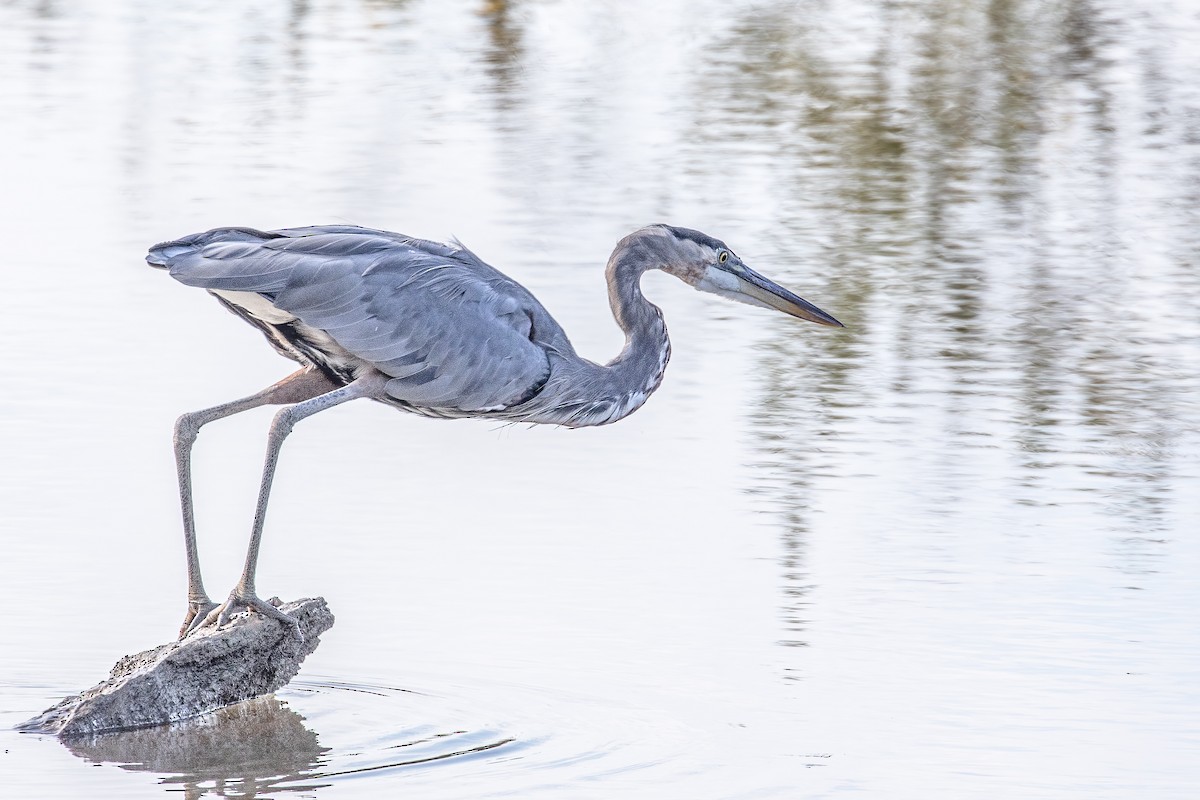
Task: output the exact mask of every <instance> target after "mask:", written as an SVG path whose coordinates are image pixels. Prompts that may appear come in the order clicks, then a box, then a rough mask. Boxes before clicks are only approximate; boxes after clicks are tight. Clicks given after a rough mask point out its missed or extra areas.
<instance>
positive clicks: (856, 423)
mask: <svg viewBox="0 0 1200 800" xmlns="http://www.w3.org/2000/svg"><path fill="white" fill-rule="evenodd" d="M1124 8H1125V7H1124V6H1123V5H1119V4H1118V5H1114V4H1105V3H1088V2H1072V3H1066V4H1059V3H1031V2H1024V3H1023V2H990V3H986V4H978V5H975V6H971V5H965V6H964V5H963V4H961V3H951V2H945V3H937V2H935V3H921V4H910V3H880V4H853V5H852V6H849V7H847V6H835V5H824V4H819V5H813V4H807V5H806V6H805V8H804V10H803V13H801V10H800V9H799V7H797V6H795V5H794V4H790V3H788V4H774V5H772V6H769V7H768V10H767V11H766V12H765V13H764V12H763V10H762V9H761V8H756V9H755V10H754V11H753V12H750V13H747V14H746V15H745V16H744V17H742V18H741V19H740V20H739V22H738V24H737V25H735V26H734V30H733V32H732V33H731V34H730V35H729V36H728V37H727V38H726V39H725V40H724V41H723V43H722V47H721V51H720V59H719V61H718V63H717V64H716V65H714V66H712V67H711V68H710V69H709V70H708V71H707V72H706V74H705V77H704V86H705V94H706V96H708V97H711V98H714V104H712V105H710V106H709V108H708V111H709V112H710V113H716V114H718V115H719V123H718V125H717V127H716V130H715V131H713V132H712V133H711V139H710V140H709V141H708V142H706V146H708V147H714V148H717V149H723V148H724V147H727V146H728V143H729V142H737V143H739V145H738V147H737V148H736V149H730V150H729V151H728V152H726V153H723V155H724V156H725V157H727V158H731V159H736V158H738V157H739V153H741V152H742V150H743V148H742V147H741V145H740V143H742V142H747V141H749V142H756V143H758V146H759V147H761V148H764V149H765V148H770V149H771V150H772V151H773V152H774V153H775V154H776V155H775V157H774V159H773V160H772V170H771V172H770V178H769V182H768V186H767V188H768V190H769V191H770V192H771V197H772V200H773V201H774V202H776V204H777V207H778V208H780V209H781V214H780V222H781V224H783V225H788V224H789V223H791V225H792V227H793V230H792V231H790V232H789V234H787V235H781V236H780V238H781V239H785V240H791V241H804V240H805V238H806V237H807V238H808V240H809V244H808V246H807V247H806V248H805V250H803V251H799V252H795V253H794V256H795V258H796V260H797V261H802V262H807V263H810V264H811V263H823V264H827V265H828V266H827V267H826V268H825V269H824V272H825V274H826V276H827V277H826V285H825V286H824V287H823V288H822V289H821V290H819V291H814V294H816V295H817V296H821V297H823V298H830V297H832V298H834V299H833V300H832V301H829V303H828V304H829V306H830V307H832V308H835V309H838V311H839V313H841V314H842V315H843V317H842V318H843V319H846V320H847V321H848V322H849V324H850V330H849V331H848V332H847V335H846V337H844V338H842V339H840V340H837V341H832V342H831V341H829V340H828V339H825V338H814V337H806V336H799V335H796V334H795V333H794V331H793V330H792V329H790V328H788V327H786V326H783V325H779V326H777V327H776V330H777V332H778V333H777V335H776V336H775V337H774V338H773V339H772V340H771V341H770V343H769V345H768V346H767V347H765V348H764V350H763V354H762V358H761V362H760V366H759V370H758V372H759V374H760V375H762V376H763V380H764V384H763V391H762V394H761V404H760V406H759V408H758V409H757V410H756V411H755V412H752V413H751V415H750V419H751V420H752V421H753V423H754V430H755V435H756V437H757V439H758V441H759V447H760V450H761V452H762V453H763V456H764V458H765V459H766V460H767V461H769V462H771V463H773V464H775V465H776V467H777V471H776V472H775V473H774V474H776V475H777V480H778V481H780V482H782V484H783V485H784V486H786V493H785V494H783V495H780V494H778V493H777V492H776V491H775V490H774V489H769V490H765V491H766V492H767V493H768V494H770V496H771V497H772V503H773V504H775V505H776V506H777V507H778V508H779V509H780V513H782V514H783V515H784V516H785V517H786V519H787V520H788V523H789V526H788V527H789V529H790V532H789V534H788V535H787V543H786V552H787V555H786V556H785V563H784V569H785V573H786V575H788V576H789V581H788V584H787V587H788V588H787V589H786V592H787V594H788V595H789V596H790V597H791V598H792V600H791V610H790V611H789V612H788V613H789V615H791V616H792V617H793V618H794V620H793V626H794V628H795V629H796V630H797V631H800V630H802V628H803V625H802V624H801V622H800V620H801V619H802V618H803V610H802V609H803V603H804V600H803V598H804V595H805V589H806V584H807V580H808V578H806V577H805V571H804V567H803V563H804V559H803V553H804V549H805V545H804V538H805V533H806V527H807V525H808V524H809V523H808V521H809V519H810V518H811V512H812V505H813V504H812V502H811V497H812V494H813V492H814V491H815V490H814V484H815V483H816V484H820V487H821V489H822V490H829V489H830V488H831V486H830V484H837V483H838V482H843V483H846V484H847V488H849V487H850V485H851V484H853V483H854V478H853V476H851V475H846V474H836V472H837V470H835V469H834V468H833V467H832V466H831V464H830V458H829V455H828V454H829V452H830V451H835V452H838V453H840V454H844V455H846V456H855V457H856V458H855V461H854V463H855V464H856V466H860V468H864V469H866V470H868V471H869V470H870V469H871V464H870V463H869V461H870V459H871V457H872V455H873V454H874V455H875V456H878V455H879V453H880V451H881V450H883V449H886V447H887V446H888V445H892V446H896V445H898V446H901V447H904V448H906V449H908V450H909V451H910V452H911V454H912V457H903V456H902V457H900V459H899V460H900V462H901V466H902V468H905V469H908V468H915V469H916V472H914V473H913V475H912V477H913V478H914V479H916V480H919V481H921V483H922V486H921V487H920V488H919V489H918V491H920V492H922V493H924V494H926V495H927V497H926V498H925V502H924V511H925V512H926V513H927V514H930V515H933V517H932V518H933V519H935V520H936V519H937V515H938V514H939V513H942V512H946V513H949V514H951V515H952V516H953V517H954V521H951V522H947V523H944V524H950V525H959V524H963V523H964V522H967V521H970V524H972V525H975V526H978V525H980V524H981V523H980V521H979V520H978V519H977V518H973V514H978V513H980V512H979V510H975V511H971V502H972V501H971V499H970V498H969V497H967V495H969V494H970V493H972V492H978V491H980V490H982V491H986V492H988V493H991V494H993V495H995V496H998V497H1000V498H1003V501H1004V502H1005V503H1006V504H1011V505H1012V506H1032V507H1041V506H1054V505H1060V504H1076V505H1077V507H1078V510H1077V512H1076V515H1077V518H1076V520H1075V523H1076V524H1084V525H1088V526H1091V527H1093V528H1094V529H1096V531H1097V533H1098V534H1101V535H1103V536H1104V537H1105V538H1107V539H1108V540H1109V541H1110V542H1111V544H1110V545H1103V544H1099V546H1101V547H1104V548H1106V549H1111V551H1112V554H1113V557H1114V558H1115V559H1116V562H1117V563H1116V566H1117V567H1118V568H1119V569H1120V570H1122V571H1123V572H1126V573H1129V574H1131V575H1137V574H1143V573H1145V572H1146V571H1147V570H1148V569H1152V565H1153V563H1154V560H1155V558H1157V557H1163V556H1166V555H1167V554H1169V551H1170V548H1171V545H1170V539H1171V538H1172V537H1173V536H1177V535H1180V534H1182V533H1183V531H1184V530H1185V529H1192V527H1193V526H1194V525H1195V524H1196V522H1197V521H1196V520H1195V519H1194V518H1190V519H1183V518H1180V516H1179V514H1178V512H1177V511H1176V508H1177V503H1176V500H1177V497H1176V495H1177V494H1178V492H1179V491H1180V490H1181V488H1182V487H1183V486H1184V485H1185V483H1186V482H1189V481H1191V482H1194V481H1195V479H1196V477H1197V464H1198V459H1197V453H1196V430H1197V428H1198V427H1200V413H1198V408H1197V400H1196V398H1197V397H1198V396H1200V380H1198V374H1197V354H1198V349H1197V345H1198V344H1200V338H1198V335H1197V334H1198V331H1197V319H1198V315H1197V308H1198V307H1200V279H1198V276H1200V269H1198V266H1200V265H1198V255H1197V248H1196V244H1197V235H1196V231H1197V230H1198V228H1197V222H1200V219H1198V213H1197V207H1196V205H1195V202H1194V200H1195V187H1196V185H1197V183H1198V182H1200V171H1198V170H1197V165H1196V155H1197V146H1196V133H1197V130H1196V125H1197V119H1198V118H1200V117H1198V113H1200V107H1198V106H1197V105H1196V93H1195V91H1194V87H1195V86H1196V79H1197V78H1200V74H1197V71H1196V69H1195V64H1194V63H1193V64H1190V65H1188V69H1189V70H1190V72H1188V73H1187V74H1189V75H1190V77H1188V78H1184V77H1183V74H1181V72H1180V66H1181V62H1180V61H1179V60H1178V59H1177V60H1176V61H1175V62H1174V63H1172V64H1170V65H1168V64H1164V63H1163V57H1164V54H1169V53H1170V52H1171V50H1172V48H1171V47H1170V46H1169V45H1170V40H1171V37H1173V36H1177V35H1178V31H1175V30H1173V28H1172V25H1173V24H1174V23H1178V22H1182V21H1183V20H1182V16H1180V17H1171V16H1169V15H1164V17H1163V18H1155V17H1154V15H1149V16H1145V15H1138V16H1131V15H1129V14H1126V13H1125V11H1124ZM781 246H783V247H786V245H781ZM806 279H807V280H810V281H811V278H806ZM814 386H816V387H821V395H820V399H819V404H818V405H817V406H816V407H814V406H813V405H812V402H811V391H809V390H808V387H814ZM802 387H803V388H802ZM922 418H924V419H923V422H922ZM871 420H873V421H874V422H876V423H878V424H877V425H875V426H872V425H871V424H870V421H871ZM872 427H873V428H874V430H875V433H876V435H880V436H884V437H890V439H891V440H890V441H884V442H880V441H879V440H875V441H869V440H864V439H863V434H864V432H865V431H867V430H870V429H872ZM918 430H919V431H920V432H919V433H918ZM934 450H940V451H942V452H941V454H940V456H939V457H938V458H937V459H936V461H937V462H938V463H931V464H929V465H928V466H929V469H930V470H931V472H924V471H923V470H922V469H921V468H920V467H919V465H918V462H919V461H920V460H921V458H920V455H921V454H922V453H926V454H928V453H930V452H931V451H934ZM843 463H845V462H843ZM922 473H924V474H922ZM880 502H886V500H884V499H882V498H881V499H880ZM956 509H957V510H959V511H964V512H966V513H962V514H958V515H956V514H955V513H954V512H955V510H956ZM993 513H994V512H993ZM1006 513H1007V515H1009V516H1012V517H1013V518H1014V519H1018V520H1022V521H1023V523H1024V524H1029V523H1031V522H1033V521H1035V517H1034V516H1033V515H1031V514H1027V513H1022V512H1015V511H1012V510H1011V509H1010V510H1009V511H1008V512H1006ZM1188 513H1190V511H1189V512H1188ZM896 524H897V525H898V526H899V527H903V525H904V524H905V523H904V522H902V521H899V520H898V521H897V522H896ZM923 524H925V525H927V524H928V522H925V523H923ZM934 524H935V525H937V524H938V523H934ZM982 524H983V525H984V526H985V527H988V526H989V523H987V522H983V523H982ZM1131 580H1132V579H1131ZM1133 582H1135V583H1140V581H1139V580H1134V581H1133Z"/></svg>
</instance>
